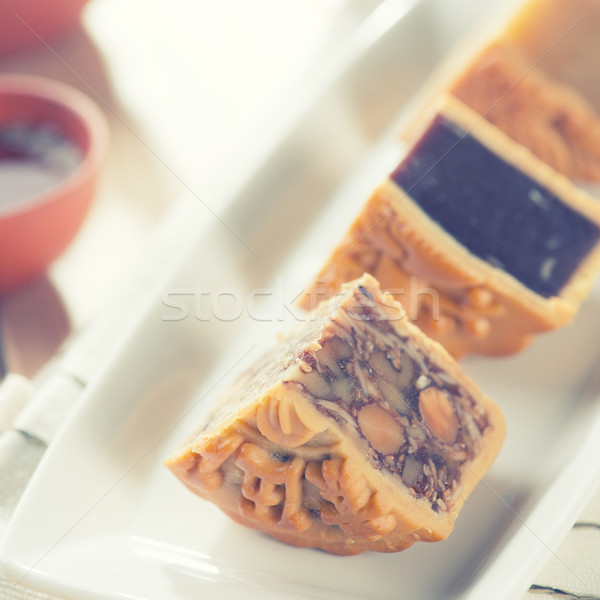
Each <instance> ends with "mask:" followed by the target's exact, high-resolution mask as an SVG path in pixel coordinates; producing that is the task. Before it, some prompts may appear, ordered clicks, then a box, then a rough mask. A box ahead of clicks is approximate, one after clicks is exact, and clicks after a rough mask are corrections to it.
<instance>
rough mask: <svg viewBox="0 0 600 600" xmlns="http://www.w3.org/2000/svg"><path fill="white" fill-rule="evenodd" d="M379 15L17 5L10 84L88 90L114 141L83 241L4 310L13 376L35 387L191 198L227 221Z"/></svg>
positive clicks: (287, 5)
mask: <svg viewBox="0 0 600 600" xmlns="http://www.w3.org/2000/svg"><path fill="white" fill-rule="evenodd" d="M379 4H380V2H379V0H304V1H303V2H293V3H292V2H284V3H282V2H279V1H277V0H256V1H254V2H251V3H250V2H247V1H245V0H222V1H220V2H214V1H206V0H204V1H199V0H175V1H174V2H169V3H168V4H167V3H165V2H161V1H158V0H127V1H124V0H90V1H89V2H85V1H84V0H61V1H58V0H57V1H56V2H47V1H44V2H42V1H41V0H6V2H4V3H3V5H4V7H3V8H1V9H0V11H2V13H3V14H2V15H1V17H2V18H0V21H2V23H3V25H0V27H3V28H4V31H3V34H2V35H0V38H1V39H2V41H1V42H0V77H1V76H5V75H9V74H29V75H39V76H43V77H46V78H50V79H53V80H56V81H60V82H64V83H67V84H69V85H71V86H73V87H75V88H77V89H79V90H81V91H82V92H83V93H84V94H86V95H87V96H89V97H90V98H91V99H92V100H93V101H94V102H95V103H96V104H97V105H98V106H99V107H100V109H101V110H102V111H103V113H104V114H105V116H106V117H107V119H108V124H109V134H110V140H109V147H108V152H107V154H106V157H105V160H104V163H103V166H102V168H101V171H100V181H99V186H98V190H97V193H96V194H95V200H94V203H93V204H92V208H91V210H90V212H89V214H88V216H87V218H86V220H85V221H84V224H83V226H82V228H81V230H80V231H79V233H78V235H77V236H76V238H75V239H74V240H73V242H72V243H71V244H70V245H69V246H68V248H67V250H66V251H65V252H64V253H63V254H62V255H61V256H60V257H59V258H58V259H57V260H56V261H54V262H53V263H52V264H51V265H50V267H49V269H48V271H47V273H46V274H45V275H43V276H41V277H38V278H36V279H35V280H33V281H30V282H28V283H27V284H25V285H23V286H20V287H19V288H18V289H16V290H11V291H9V292H6V293H3V294H2V295H1V296H0V338H1V341H2V360H1V361H0V367H1V369H0V370H1V371H6V370H11V371H13V372H17V373H21V374H24V375H26V376H29V377H31V376H32V375H34V374H35V373H36V372H37V370H38V369H39V368H40V366H41V365H42V364H44V362H45V361H47V360H48V358H49V357H50V356H51V355H52V354H53V353H54V352H55V351H56V349H57V348H58V347H59V345H60V344H61V343H62V342H63V341H64V339H65V338H66V337H67V336H68V335H69V334H70V333H72V332H74V331H78V330H80V329H82V328H83V327H84V326H85V325H86V324H87V323H89V322H90V321H91V320H92V319H93V317H94V315H96V314H97V313H98V311H99V310H101V308H102V307H103V305H104V304H105V303H106V302H107V300H108V299H109V298H110V297H111V296H113V295H114V294H115V293H116V291H117V290H118V287H119V285H120V283H122V282H123V280H124V278H126V277H127V276H128V274H129V273H130V272H131V269H132V267H133V265H134V264H135V262H136V260H138V258H139V256H140V254H141V253H143V251H144V247H145V245H146V244H147V243H148V240H149V239H150V238H151V234H152V231H153V228H154V227H155V225H156V224H157V222H158V221H159V220H160V219H161V217H162V216H163V215H164V214H165V212H166V211H167V210H168V209H169V207H170V206H172V205H173V204H174V203H176V202H178V201H180V200H181V198H182V197H184V196H186V195H187V196H194V197H196V198H197V199H199V201H201V202H203V203H204V204H205V206H206V218H207V219H214V218H215V216H214V214H211V213H217V212H218V211H219V205H220V200H221V199H222V198H223V197H224V195H225V194H226V185H227V183H228V181H229V179H230V177H228V165H231V164H232V160H233V157H234V156H236V154H237V155H239V151H240V147H241V146H242V145H244V147H245V148H246V149H247V148H248V147H249V144H248V143H249V141H250V140H252V139H256V144H257V146H259V145H261V144H262V143H263V142H264V139H262V138H264V137H265V136H267V133H268V132H267V131H266V128H268V123H269V120H270V119H276V118H277V115H278V114H280V113H282V112H285V109H286V107H285V99H286V98H289V97H290V95H293V94H294V90H296V89H297V90H298V92H299V93H301V91H302V90H303V89H305V88H306V87H307V86H308V85H309V84H310V83H311V82H312V81H314V80H315V78H317V77H318V76H319V73H318V71H319V69H324V68H326V64H324V61H323V57H328V56H329V57H331V56H333V55H335V54H336V49H337V50H340V48H341V47H342V46H343V44H344V43H345V42H346V41H347V40H348V39H349V37H350V36H351V34H352V32H353V31H354V30H355V29H356V28H357V26H358V25H359V24H360V23H361V22H362V21H363V20H364V19H365V17H366V16H368V15H369V14H370V13H371V12H372V11H373V10H374V9H375V8H376V7H377V6H378V5H379ZM407 4H409V3H407ZM317 58H319V60H317ZM325 62H326V61H325ZM250 146H251V141H250ZM250 162H251V161H250ZM249 168H250V165H249ZM7 193H8V190H6V189H5V190H2V189H0V196H2V195H6V194H7ZM0 268H2V266H1V265H0Z"/></svg>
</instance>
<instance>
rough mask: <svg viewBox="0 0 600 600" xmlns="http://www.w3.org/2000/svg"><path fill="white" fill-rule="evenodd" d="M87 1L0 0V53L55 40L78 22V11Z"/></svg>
mask: <svg viewBox="0 0 600 600" xmlns="http://www.w3.org/2000/svg"><path fill="white" fill-rule="evenodd" d="M86 2H87V0H0V54H8V53H11V52H17V51H19V50H25V49H28V48H33V47H36V46H41V45H43V43H44V42H50V41H52V40H53V39H54V38H56V37H57V36H59V35H60V34H62V33H63V32H65V31H67V30H68V29H70V28H72V27H74V26H75V25H76V24H77V23H78V21H79V13H80V12H81V9H82V8H83V6H84V4H86ZM42 40H43V41H42Z"/></svg>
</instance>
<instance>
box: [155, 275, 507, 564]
mask: <svg viewBox="0 0 600 600" xmlns="http://www.w3.org/2000/svg"><path fill="white" fill-rule="evenodd" d="M352 289H353V290H355V291H356V290H357V289H360V290H361V294H364V297H367V298H369V297H370V298H373V299H374V300H375V302H376V303H377V305H378V306H380V307H381V310H382V311H384V312H383V313H381V314H380V316H385V315H387V316H389V317H393V316H394V315H395V314H396V313H395V312H394V311H397V304H396V303H395V302H394V301H393V299H392V298H391V297H389V296H383V295H382V294H381V292H380V291H379V288H378V286H377V283H376V282H375V281H374V280H373V278H372V277H370V276H366V275H365V276H363V277H362V278H361V279H360V280H359V281H358V282H356V283H355V284H354V286H353V287H352ZM361 297H362V296H361ZM356 298H357V296H356V293H355V294H354V295H352V294H348V296H347V297H346V299H345V300H344V301H343V302H342V304H341V307H338V308H337V309H334V312H333V314H332V321H331V327H329V325H324V326H323V327H322V328H321V332H323V333H321V334H319V336H317V337H315V338H314V339H312V340H308V341H306V342H305V344H304V346H303V348H304V350H302V351H301V352H300V354H299V355H298V359H297V360H296V361H295V362H294V363H292V364H291V365H289V366H288V367H286V370H285V372H284V373H285V374H284V375H283V374H282V375H281V376H280V377H279V378H278V379H277V381H276V382H275V383H273V384H270V385H268V386H267V389H265V390H263V391H261V392H259V393H257V395H256V397H253V398H251V401H249V402H247V403H245V404H243V405H242V406H240V408H239V410H238V411H237V412H234V413H232V414H231V416H230V417H228V418H227V419H226V420H225V421H224V422H222V423H217V424H214V425H213V426H212V427H208V428H207V429H206V431H205V432H204V433H202V434H200V435H199V436H197V437H196V438H195V439H193V440H191V441H189V442H188V443H186V444H185V445H184V446H183V447H182V448H181V450H180V451H179V452H177V453H176V454H175V455H174V456H173V457H171V458H170V459H169V460H168V461H167V463H166V464H167V466H168V467H169V468H170V469H171V470H172V471H173V472H174V473H175V474H176V475H177V477H179V478H180V479H181V480H182V481H183V483H185V485H186V486H188V487H189V488H190V489H191V490H192V491H193V492H194V493H196V494H198V495H200V496H202V497H204V498H207V499H209V500H211V501H212V502H215V503H216V504H217V505H218V506H219V507H220V508H221V509H222V510H223V511H224V512H225V513H227V514H228V515H229V516H231V517H232V518H233V519H235V520H236V521H238V522H240V523H242V524H244V525H246V526H249V527H253V528H255V529H260V530H262V531H265V532H266V533H268V534H269V535H272V536H273V537H276V538H277V539H280V540H282V541H285V542H287V543H290V544H293V545H297V546H303V547H306V546H308V547H316V548H321V549H323V550H326V551H328V552H332V553H335V554H357V553H359V552H363V551H365V550H375V551H379V552H394V551H398V550H402V549H404V548H406V547H408V546H410V545H412V544H413V543H414V542H416V541H435V540H440V539H444V538H445V537H447V536H448V535H449V533H450V532H451V530H452V528H453V525H454V521H455V519H456V517H457V515H458V513H459V511H460V510H461V507H462V504H463V502H464V501H465V499H466V498H467V496H468V495H469V494H470V492H471V490H472V489H473V487H474V486H475V485H476V483H477V481H478V480H479V479H480V478H481V477H483V475H484V473H485V472H486V471H487V469H488V468H489V466H490V465H491V463H492V461H493V460H494V458H495V457H496V455H497V454H498V452H499V450H500V446H501V444H502V441H503V438H504V422H503V419H502V416H501V414H500V411H499V410H498V408H497V407H496V406H495V405H494V404H493V403H492V402H491V401H490V400H489V399H487V398H485V397H484V396H482V395H481V393H480V392H479V390H478V389H477V388H476V386H475V385H474V384H473V382H471V381H470V380H468V379H467V378H466V377H465V376H464V375H462V373H461V372H460V369H459V367H458V365H456V363H455V361H453V360H452V358H451V357H450V356H449V355H448V354H447V353H446V352H445V351H444V349H443V348H441V347H440V346H439V345H437V344H435V343H434V342H432V341H431V340H429V339H427V338H426V337H425V336H424V334H422V333H421V331H419V330H418V329H416V328H414V327H412V326H411V325H410V324H409V323H407V322H406V320H405V319H401V320H398V319H395V320H391V321H390V322H389V324H388V325H387V326H386V327H387V329H386V331H387V334H386V335H387V336H388V338H389V336H396V335H401V336H403V337H410V339H411V340H413V343H414V344H415V348H418V349H419V352H420V353H425V354H424V356H425V355H431V356H432V357H435V361H436V365H437V366H436V369H440V370H441V371H444V372H445V373H446V377H447V378H449V379H448V381H451V382H452V383H451V384H449V385H450V386H451V389H453V390H454V389H455V387H456V386H458V387H460V389H462V390H463V393H464V397H463V396H461V398H463V399H462V400H461V402H464V403H465V405H464V407H463V408H460V409H459V408H458V405H457V404H456V402H457V400H456V399H455V400H453V402H454V404H452V405H451V406H450V405H448V406H443V407H442V408H443V410H442V412H441V413H440V414H439V415H435V416H434V413H436V412H437V409H436V406H433V405H432V404H431V401H430V400H428V399H427V398H428V397H429V396H431V395H432V394H433V392H431V391H430V392H426V391H423V392H421V394H422V395H423V397H424V403H426V404H428V408H427V409H424V413H425V417H423V418H421V417H420V416H418V414H413V415H411V416H410V420H409V419H407V417H406V416H403V415H397V414H396V413H395V412H394V410H393V409H392V408H391V407H390V406H389V405H388V404H387V403H386V402H384V401H382V400H377V391H376V390H373V392H372V394H371V396H370V398H369V399H368V400H365V401H364V404H363V405H362V409H360V408H359V409H358V415H359V416H358V418H357V421H358V422H359V423H358V425H356V423H355V422H354V421H353V420H352V417H351V412H352V411H351V408H350V406H351V405H354V404H356V403H357V400H356V399H355V400H353V401H351V402H350V404H348V405H346V406H347V410H349V411H350V412H349V413H344V411H343V410H342V407H341V405H340V404H339V403H338V404H337V405H336V404H335V403H334V402H330V401H326V402H325V405H326V406H331V408H332V409H334V408H335V410H336V411H338V412H337V413H336V415H332V414H329V413H328V412H327V411H323V410H322V408H320V406H321V404H319V402H318V399H316V398H315V397H314V395H313V393H316V392H325V391H326V390H325V387H326V386H324V384H323V385H320V384H319V383H318V382H317V381H316V379H311V378H307V375H310V374H311V373H313V374H314V375H317V371H315V369H316V368H317V366H316V364H315V363H314V361H315V360H316V359H318V360H320V363H319V366H318V369H319V371H318V373H319V374H320V375H319V377H324V375H323V373H324V371H323V370H322V369H329V368H330V367H331V368H333V369H335V368H336V364H337V363H336V360H335V357H340V356H341V357H342V361H343V360H350V359H351V358H352V357H351V356H350V355H349V354H348V350H347V347H346V346H345V344H344V342H343V341H342V339H341V338H339V337H336V336H335V335H333V333H332V331H333V330H335V331H337V332H341V331H344V332H346V331H347V330H346V329H345V326H346V325H345V321H344V318H343V315H342V314H341V311H342V308H343V307H346V309H347V310H348V311H355V310H356V305H355V304H353V303H354V302H356ZM331 306H334V303H333V302H332V304H331ZM352 314H354V313H352ZM347 318H349V319H352V318H354V317H352V316H351V315H350V313H349V316H348V317H347ZM351 325H353V326H354V327H357V326H358V325H357V322H355V321H353V322H352V323H351ZM366 326H368V327H372V325H366ZM340 335H342V334H341V333H340ZM344 335H345V333H344ZM374 339H375V338H374ZM361 343H362V342H361ZM364 343H365V344H366V345H367V346H369V345H370V344H371V342H369V340H366V339H365V340H364ZM369 347H370V346H369ZM372 352H374V353H375V354H374V356H375V355H377V356H380V354H378V351H377V350H376V349H375V348H373V349H372ZM415 352H416V350H415ZM323 353H325V355H324V354H323ZM327 353H333V354H327ZM403 360H404V361H405V362H406V361H407V360H408V359H407V358H404V359H403ZM418 360H420V361H423V360H425V358H420V359H418ZM311 364H312V365H313V366H312V367H311V366H310V365H311ZM343 364H344V365H345V366H344V367H343V369H346V370H348V369H350V366H349V363H343ZM395 364H396V367H398V368H401V367H402V365H401V361H400V359H399V358H397V359H396V360H395ZM337 368H341V367H339V366H338V367H337ZM406 368H407V366H406V365H404V369H406ZM309 369H312V371H311V370H309ZM343 369H342V370H343ZM373 369H375V370H379V369H383V371H384V372H388V371H389V373H388V375H389V377H390V378H392V376H393V373H391V371H393V370H394V369H393V368H392V367H391V366H388V367H385V366H384V365H383V364H382V363H381V361H379V363H378V362H377V361H376V360H374V361H373ZM390 370H391V371H390ZM404 372H406V371H404ZM437 372H438V371H436V373H437ZM408 376H409V377H411V379H412V380H414V379H418V373H416V372H415V371H414V368H413V369H411V370H410V372H409V375H408ZM307 382H309V383H308V385H307ZM404 383H405V385H409V383H408V382H407V381H405V382H404ZM363 384H364V385H365V386H366V387H367V388H368V387H369V386H370V385H372V384H370V383H369V382H368V381H364V382H363ZM331 385H332V386H333V385H334V382H333V381H332V380H331ZM386 385H388V384H386ZM417 385H418V384H417ZM423 385H424V386H428V385H431V382H424V383H423ZM424 389H430V388H427V387H425V388H424ZM311 390H313V391H312V392H311ZM237 399H238V398H237V396H236V397H234V398H231V401H232V402H236V401H237ZM316 400H317V401H316ZM376 402H379V404H376ZM446 402H449V401H448V400H446ZM437 404H438V405H441V404H444V400H439V399H438V401H437ZM375 406H376V407H377V411H380V412H381V413H383V414H379V412H376V414H375V415H373V414H370V415H367V417H366V418H367V420H368V421H369V425H368V427H367V428H366V429H364V430H362V431H363V433H362V434H361V433H360V431H361V426H360V414H361V410H364V409H365V408H367V409H369V407H371V408H372V407H375ZM384 407H385V409H384ZM405 408H406V407H405ZM467 409H468V412H469V415H470V416H468V418H467V416H466V413H465V414H464V415H463V417H462V418H461V419H460V420H459V419H458V417H457V414H456V412H455V411H456V410H460V411H461V412H463V413H464V411H466V410H467ZM406 410H408V409H406ZM371 412H373V411H371ZM344 415H345V416H344ZM334 416H335V418H334ZM400 420H402V422H403V423H404V425H402V427H401V430H402V432H404V430H405V428H410V427H412V428H415V427H418V428H424V429H426V431H425V430H423V431H421V432H420V433H419V432H417V433H419V436H418V439H419V440H423V439H424V438H425V436H431V437H432V439H434V440H437V441H435V443H436V444H439V447H440V448H442V447H444V448H445V450H444V452H448V453H449V457H450V458H449V460H450V461H451V462H452V463H453V464H455V467H454V468H455V469H457V473H458V472H459V473H460V476H459V478H458V479H457V480H455V481H454V482H452V484H451V485H450V484H449V485H448V489H447V491H445V492H444V494H443V499H442V496H441V495H440V496H439V497H438V495H435V496H433V497H432V498H437V500H432V499H428V497H427V496H426V495H424V494H421V495H420V494H418V493H416V492H415V490H414V489H411V487H410V486H411V485H413V480H416V479H417V478H418V473H421V472H425V473H426V474H427V477H429V478H430V479H431V480H432V481H435V478H436V469H438V468H442V466H441V463H440V464H438V465H437V466H436V465H435V464H434V463H433V462H432V461H431V459H428V462H427V460H425V463H424V464H421V463H418V464H416V465H415V464H414V463H415V459H411V460H412V461H413V462H412V463H411V462H410V461H407V463H406V464H405V465H404V469H405V470H404V471H402V472H400V473H396V474H394V473H393V472H391V471H388V470H386V469H384V468H382V467H381V466H380V467H379V468H375V467H374V464H375V463H374V460H375V459H374V458H373V457H372V456H371V455H372V453H373V452H374V451H375V452H377V453H380V454H383V455H387V458H388V459H392V458H393V453H394V452H397V451H398V448H396V446H395V445H394V444H393V443H392V444H390V443H389V438H388V437H387V436H388V435H392V437H393V436H394V435H397V434H398V431H399V429H398V428H399V427H400V426H399V425H398V423H399V422H400ZM410 423H412V425H410ZM477 424H478V425H477ZM209 425H210V422H209ZM363 426H364V423H363ZM369 427H379V428H381V430H382V431H379V432H378V431H375V430H374V429H373V430H371V429H369ZM469 428H470V433H468V431H467V429H469ZM473 428H475V429H473ZM459 429H460V430H461V431H462V433H461V434H460V435H459V433H458V430H459ZM449 430H452V431H454V439H450V435H449V434H448V431H449ZM427 431H428V432H429V433H427ZM390 432H391V434H390ZM440 434H441V435H440ZM415 435H416V434H415ZM460 436H463V439H464V440H466V439H467V437H465V436H472V439H473V441H472V442H471V443H470V446H468V447H467V446H465V444H464V443H461V442H460V440H459V439H458V438H459V437H460ZM469 439H471V438H469ZM382 440H383V442H382ZM462 448H465V450H463V449H462ZM415 456H417V455H415ZM377 460H382V459H377ZM415 468H416V470H417V472H418V473H415V474H411V473H408V472H407V471H411V469H412V470H414V469H415ZM449 483H450V482H449ZM434 504H435V506H434Z"/></svg>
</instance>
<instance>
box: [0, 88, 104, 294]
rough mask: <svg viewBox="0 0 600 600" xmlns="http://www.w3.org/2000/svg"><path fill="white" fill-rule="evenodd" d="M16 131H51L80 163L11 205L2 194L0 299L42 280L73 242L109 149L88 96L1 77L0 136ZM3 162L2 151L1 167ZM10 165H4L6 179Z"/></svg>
mask: <svg viewBox="0 0 600 600" xmlns="http://www.w3.org/2000/svg"><path fill="white" fill-rule="evenodd" d="M15 127H17V128H18V127H21V129H22V128H23V127H26V128H28V131H33V132H35V131H37V129H38V128H39V130H40V131H48V130H50V131H51V132H52V135H55V136H58V137H57V139H60V140H64V141H65V143H68V144H69V145H70V147H72V148H75V149H77V155H78V160H77V162H76V163H75V165H74V166H73V168H71V169H70V170H69V173H68V174H65V176H64V177H63V178H59V180H57V181H56V182H55V183H54V184H53V185H51V186H50V187H47V188H44V190H43V191H40V192H39V193H37V194H34V195H32V196H29V197H26V198H23V199H21V200H15V201H12V199H11V197H10V194H11V193H13V192H12V191H11V190H10V189H7V187H8V186H7V185H6V184H5V185H4V186H3V187H4V189H0V293H2V292H5V291H7V290H9V289H12V288H14V287H17V286H19V285H20V284H22V283H24V282H26V281H28V280H29V279H32V278H33V277H35V276H37V275H39V274H41V273H42V272H43V271H44V270H45V269H46V267H47V266H48V265H49V264H50V262H51V261H52V260H54V259H55V258H56V257H57V256H58V255H59V254H60V253H61V252H62V251H63V250H64V249H65V248H66V247H67V245H68V244H69V242H70V241H71V240H72V239H73V237H74V236H75V234H76V233H77V231H78V229H79V228H80V226H81V224H82V222H83V220H84V217H85V215H86V213H87V212H88V209H89V207H90V204H91V202H92V199H93V196H94V192H95V188H96V181H97V177H98V171H99V167H100V163H101V160H102V157H103V155H104V153H105V150H106V144H107V132H108V128H107V124H106V119H105V117H104V115H103V114H102V112H101V111H100V109H99V108H98V107H97V106H96V105H95V104H94V103H93V102H92V101H91V100H90V99H89V98H88V97H87V96H85V95H84V94H82V93H81V92H79V91H77V90H75V89H74V88H71V87H69V86H66V85H63V84H60V83H57V82H54V81H50V80H47V79H42V78H39V77H26V76H1V77H0V133H2V132H4V133H6V131H10V129H11V128H13V129H14V128H15ZM34 141H35V140H34ZM3 154H4V158H3ZM8 154H10V152H9V153H8ZM6 158H7V150H6V148H4V150H3V149H2V148H1V147H0V164H1V162H2V160H5V159H6ZM11 164H12V163H5V166H6V165H8V168H7V171H8V173H9V174H10V173H11V166H10V165H11Z"/></svg>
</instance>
